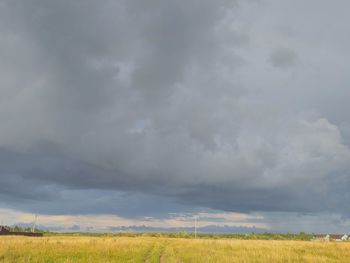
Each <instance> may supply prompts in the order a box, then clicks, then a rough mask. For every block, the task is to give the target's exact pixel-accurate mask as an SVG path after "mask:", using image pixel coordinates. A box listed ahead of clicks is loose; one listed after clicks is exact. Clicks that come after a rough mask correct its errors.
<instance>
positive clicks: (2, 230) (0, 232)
mask: <svg viewBox="0 0 350 263" xmlns="http://www.w3.org/2000/svg"><path fill="white" fill-rule="evenodd" d="M0 235H1V236H30V237H42V236H43V234H42V233H34V232H13V231H10V230H9V229H8V228H7V227H5V226H1V225H0Z"/></svg>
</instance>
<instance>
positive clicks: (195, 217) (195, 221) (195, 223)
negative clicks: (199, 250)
mask: <svg viewBox="0 0 350 263" xmlns="http://www.w3.org/2000/svg"><path fill="white" fill-rule="evenodd" d="M194 239H197V216H194Z"/></svg>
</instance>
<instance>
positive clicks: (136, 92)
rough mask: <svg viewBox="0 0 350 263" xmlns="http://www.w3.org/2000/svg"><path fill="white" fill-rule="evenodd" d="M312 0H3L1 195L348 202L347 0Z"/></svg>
mask: <svg viewBox="0 0 350 263" xmlns="http://www.w3.org/2000/svg"><path fill="white" fill-rule="evenodd" d="M309 2H310V3H311V2H313V4H317V5H320V9H318V10H317V11H315V10H314V9H313V5H309V4H308V3H309ZM309 2H308V3H304V2H301V1H300V3H301V4H302V6H303V8H300V7H297V6H296V5H295V4H294V3H295V2H294V1H284V3H283V4H282V3H281V2H277V1H261V2H254V1H252V2H243V1H224V0H222V1H209V0H208V1H196V0H193V1H192V0H191V1H156V0H154V1H153V0H148V1H123V0H120V1H108V0H106V1H99V2H97V1H40V0H30V1H6V0H1V1H0V50H1V52H0V123H1V125H0V146H1V148H0V164H1V165H0V167H1V168H0V176H1V180H2V183H1V185H0V196H1V200H4V201H3V202H7V203H16V202H17V203H18V202H23V201H24V200H25V201H26V202H34V203H35V202H37V201H35V200H42V199H45V200H51V201H52V203H51V204H55V202H58V201H57V200H58V199H60V198H62V195H63V194H62V193H64V191H67V190H69V191H73V192H74V191H76V195H75V196H73V195H72V200H75V202H77V203H76V207H77V211H81V210H80V209H79V203H83V199H84V198H91V200H93V199H94V198H95V195H92V196H90V197H89V196H82V195H81V194H79V193H80V192H79V191H82V192H83V193H84V191H90V190H91V191H101V193H102V192H104V191H107V192H109V191H130V192H133V193H138V194H137V195H142V194H151V195H156V196H160V197H161V198H162V197H166V198H170V199H171V200H176V201H177V202H178V203H181V204H186V205H190V206H201V207H208V208H212V209H222V210H229V211H293V212H321V211H327V212H337V213H346V210H348V205H347V204H348V203H349V202H350V196H349V194H348V190H347V189H348V188H349V186H350V177H349V171H350V162H349V161H350V150H349V147H348V143H347V142H349V138H350V137H349V135H350V132H349V131H350V129H349V127H350V126H349V124H350V119H349V117H348V116H347V112H348V110H349V108H348V103H347V101H346V98H347V96H348V95H349V89H348V87H347V85H346V84H347V79H348V77H347V72H349V65H348V63H347V61H348V59H347V58H348V57H349V52H348V48H347V47H348V45H347V44H348V42H349V40H350V38H348V37H347V36H348V35H349V34H348V33H349V32H348V31H349V29H348V28H347V26H346V25H347V22H348V21H347V20H348V18H347V14H346V13H344V10H348V8H349V3H347V2H346V1H338V2H336V3H334V2H332V3H329V2H328V1H309ZM328 5H329V6H328ZM291 10H294V12H292V11H291ZM326 10H328V11H329V12H330V13H325V11H326ZM295 13H298V14H299V15H300V16H299V20H298V21H296V20H295ZM271 14H275V16H271ZM309 16H312V17H313V18H314V19H311V20H310V19H309V18H310V17H309ZM282 18H283V19H282ZM326 25H327V26H328V27H326ZM327 28H328V29H327ZM279 69H288V70H279ZM28 188H29V189H30V191H28ZM66 198H67V197H66ZM123 200H124V199H123ZM140 202H142V201H140ZM112 203H113V202H110V201H108V202H106V206H105V208H106V209H104V210H103V212H106V210H108V208H109V207H110V208H111V209H115V208H113V205H112ZM149 203H151V202H148V205H147V207H151V206H152V205H151V204H149ZM48 204H49V202H48ZM48 204H47V208H46V209H47V211H52V210H51V209H49V205H48ZM28 207H33V206H32V205H29V204H28ZM57 207H61V206H60V205H59V202H58V203H57ZM119 208H120V207H119ZM40 209H42V210H43V211H45V207H43V208H40ZM57 209H58V210H59V211H62V210H64V209H62V208H57ZM86 209H87V210H86V212H99V210H98V208H97V206H87V208H86ZM89 209H90V210H89ZM120 209H121V208H120ZM150 209H151V208H150ZM121 210H122V209H121ZM69 211H70V212H71V213H74V207H71V206H70V208H69ZM52 212H54V211H52Z"/></svg>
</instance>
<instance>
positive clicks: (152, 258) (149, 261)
mask: <svg viewBox="0 0 350 263" xmlns="http://www.w3.org/2000/svg"><path fill="white" fill-rule="evenodd" d="M167 243H168V242H165V243H161V242H155V243H154V244H153V246H152V248H151V249H150V250H149V252H148V253H147V254H146V259H145V261H144V262H145V263H154V262H159V263H165V262H166V259H165V255H164V252H165V248H166V245H167Z"/></svg>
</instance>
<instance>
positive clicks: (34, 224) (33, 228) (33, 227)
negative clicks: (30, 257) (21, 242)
mask: <svg viewBox="0 0 350 263" xmlns="http://www.w3.org/2000/svg"><path fill="white" fill-rule="evenodd" d="M37 219H38V216H37V215H35V219H34V223H33V226H32V233H34V231H35V226H36V220H37Z"/></svg>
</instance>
